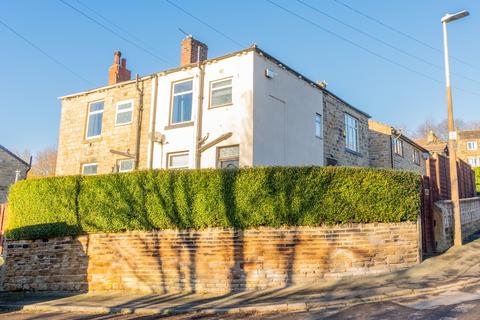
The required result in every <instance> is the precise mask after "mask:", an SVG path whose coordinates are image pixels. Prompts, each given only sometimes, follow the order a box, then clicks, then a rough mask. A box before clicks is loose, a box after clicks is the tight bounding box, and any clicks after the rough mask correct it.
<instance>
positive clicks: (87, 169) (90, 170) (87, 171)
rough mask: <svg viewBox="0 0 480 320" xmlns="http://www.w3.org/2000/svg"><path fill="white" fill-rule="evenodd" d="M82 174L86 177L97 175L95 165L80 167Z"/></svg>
mask: <svg viewBox="0 0 480 320" xmlns="http://www.w3.org/2000/svg"><path fill="white" fill-rule="evenodd" d="M82 174H84V175H86V176H91V175H95V174H97V164H96V163H86V164H84V165H83V166H82Z"/></svg>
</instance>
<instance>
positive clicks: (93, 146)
mask: <svg viewBox="0 0 480 320" xmlns="http://www.w3.org/2000/svg"><path fill="white" fill-rule="evenodd" d="M207 51H208V47H207V46H206V45H205V44H203V43H201V42H200V41H198V40H196V39H194V38H192V37H187V38H185V39H184V40H183V41H182V45H181V59H180V60H181V64H180V66H179V67H177V68H173V69H169V70H165V71H161V72H158V73H154V74H152V75H148V76H144V77H138V76H137V77H136V79H134V80H131V72H130V71H129V70H128V69H127V67H126V60H125V59H122V58H121V54H120V52H116V53H115V56H114V63H113V65H112V66H111V67H110V69H109V84H108V85H107V86H105V87H100V88H96V89H92V90H89V91H85V92H80V93H76V94H72V95H67V96H64V97H61V98H60V99H61V102H62V110H61V122H60V133H59V145H58V159H57V169H56V174H57V175H71V174H101V173H111V172H126V171H131V170H134V169H150V168H225V167H238V166H262V165H286V166H289V165H320V166H321V165H344V166H369V162H370V161H369V148H368V134H369V132H368V119H369V115H368V114H366V113H364V112H362V111H360V110H359V109H357V108H355V107H353V106H351V105H350V104H348V103H346V102H345V101H343V100H342V99H341V98H339V97H337V96H336V95H334V94H333V93H331V92H330V91H328V90H326V88H325V85H324V84H319V83H316V82H314V81H311V80H309V79H308V78H306V77H305V76H303V75H301V74H300V73H298V72H296V71H295V70H293V69H291V68H290V67H288V66H287V65H285V64H284V63H282V62H281V61H279V60H277V59H276V58H274V57H272V56H271V55H269V54H268V53H266V52H265V51H263V50H261V49H260V48H258V47H257V46H255V45H254V46H252V47H249V48H246V49H244V50H241V51H238V52H234V53H231V54H228V55H225V56H221V57H217V58H211V59H209V58H208V56H207Z"/></svg>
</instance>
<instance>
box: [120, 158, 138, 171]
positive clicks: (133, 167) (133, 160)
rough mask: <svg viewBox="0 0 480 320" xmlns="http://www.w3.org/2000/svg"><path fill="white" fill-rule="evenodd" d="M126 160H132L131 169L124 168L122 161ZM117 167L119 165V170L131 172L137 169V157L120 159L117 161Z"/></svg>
mask: <svg viewBox="0 0 480 320" xmlns="http://www.w3.org/2000/svg"><path fill="white" fill-rule="evenodd" d="M124 161H131V162H132V169H130V170H122V162H124ZM117 167H118V172H130V171H133V170H134V169H135V159H131V158H129V159H120V160H118V161H117Z"/></svg>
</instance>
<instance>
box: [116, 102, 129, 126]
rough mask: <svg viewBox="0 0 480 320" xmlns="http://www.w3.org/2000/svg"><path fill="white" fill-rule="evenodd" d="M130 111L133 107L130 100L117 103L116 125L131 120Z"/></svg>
mask: <svg viewBox="0 0 480 320" xmlns="http://www.w3.org/2000/svg"><path fill="white" fill-rule="evenodd" d="M132 113H133V108H132V104H131V103H130V102H128V103H123V104H119V105H118V106H117V118H116V120H115V123H116V124H117V125H118V124H127V123H130V122H132Z"/></svg>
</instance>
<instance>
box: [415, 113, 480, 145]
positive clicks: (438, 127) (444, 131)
mask: <svg viewBox="0 0 480 320" xmlns="http://www.w3.org/2000/svg"><path fill="white" fill-rule="evenodd" d="M455 128H457V130H473V129H480V122H479V121H464V120H462V119H456V120H455ZM430 131H433V132H434V133H435V134H436V135H437V136H438V137H439V138H440V139H442V140H445V141H446V140H447V139H448V121H447V120H446V119H445V120H443V121H440V122H436V121H435V120H433V119H431V118H427V119H426V120H425V121H424V122H423V123H421V124H420V125H419V126H418V127H417V129H416V130H415V131H414V133H413V137H414V138H416V139H421V138H426V137H427V135H428V133H429V132H430Z"/></svg>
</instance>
